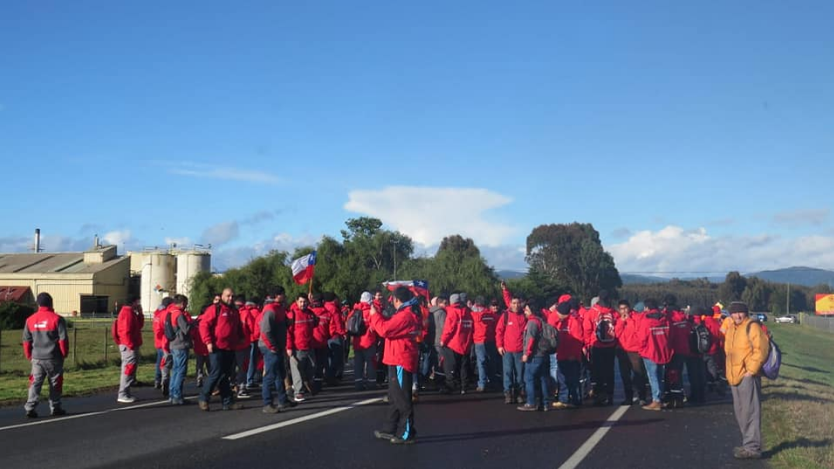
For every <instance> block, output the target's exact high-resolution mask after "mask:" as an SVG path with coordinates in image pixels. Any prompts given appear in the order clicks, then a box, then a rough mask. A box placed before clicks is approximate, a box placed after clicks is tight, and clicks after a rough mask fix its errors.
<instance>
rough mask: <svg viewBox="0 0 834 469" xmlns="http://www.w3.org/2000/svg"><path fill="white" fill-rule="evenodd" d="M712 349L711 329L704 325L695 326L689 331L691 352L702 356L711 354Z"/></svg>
mask: <svg viewBox="0 0 834 469" xmlns="http://www.w3.org/2000/svg"><path fill="white" fill-rule="evenodd" d="M710 347H712V335H711V334H710V333H709V329H707V326H705V325H703V324H695V326H694V327H693V328H692V329H690V331H689V350H690V351H691V352H692V353H696V354H700V353H707V352H709V349H710Z"/></svg>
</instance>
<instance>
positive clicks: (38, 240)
mask: <svg viewBox="0 0 834 469" xmlns="http://www.w3.org/2000/svg"><path fill="white" fill-rule="evenodd" d="M41 250H42V249H41V229H40V228H35V254H37V253H39V252H41Z"/></svg>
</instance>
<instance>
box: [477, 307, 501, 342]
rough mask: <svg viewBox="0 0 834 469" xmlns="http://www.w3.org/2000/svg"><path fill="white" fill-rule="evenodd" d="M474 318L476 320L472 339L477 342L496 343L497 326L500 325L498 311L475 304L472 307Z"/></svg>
mask: <svg viewBox="0 0 834 469" xmlns="http://www.w3.org/2000/svg"><path fill="white" fill-rule="evenodd" d="M472 320H473V321H475V331H474V333H473V335H472V341H473V342H475V343H476V344H483V343H484V342H491V343H495V326H497V325H498V313H493V312H492V310H491V309H489V308H487V307H484V306H475V308H473V309H472Z"/></svg>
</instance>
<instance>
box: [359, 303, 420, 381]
mask: <svg viewBox="0 0 834 469" xmlns="http://www.w3.org/2000/svg"><path fill="white" fill-rule="evenodd" d="M370 325H371V326H372V327H373V329H374V330H376V331H377V332H378V333H379V336H380V337H382V338H384V339H385V353H384V354H383V359H382V362H383V363H385V364H386V365H392V366H401V367H403V368H405V371H407V372H409V373H416V372H417V359H418V357H419V355H420V351H419V348H418V347H417V335H419V334H420V319H419V318H418V317H417V315H416V314H414V312H413V311H412V309H411V306H406V307H401V308H400V309H399V310H398V311H397V312H396V313H394V315H393V316H391V318H389V319H385V318H384V317H383V316H382V314H381V313H377V314H372V315H371V319H370Z"/></svg>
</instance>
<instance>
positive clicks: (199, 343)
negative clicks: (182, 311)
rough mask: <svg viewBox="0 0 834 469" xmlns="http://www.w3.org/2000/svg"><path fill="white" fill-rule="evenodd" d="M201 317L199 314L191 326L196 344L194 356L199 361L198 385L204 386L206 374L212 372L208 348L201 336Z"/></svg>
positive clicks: (193, 340) (193, 341) (192, 340)
mask: <svg viewBox="0 0 834 469" xmlns="http://www.w3.org/2000/svg"><path fill="white" fill-rule="evenodd" d="M200 318H202V316H197V318H196V319H194V324H192V326H191V342H192V343H193V344H194V358H195V361H196V362H197V387H198V388H202V387H203V381H204V380H205V377H206V374H208V373H210V372H211V369H210V368H209V369H208V371H206V369H207V368H208V354H209V353H208V349H207V348H206V344H205V343H204V342H203V338H202V337H201V336H200Z"/></svg>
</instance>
